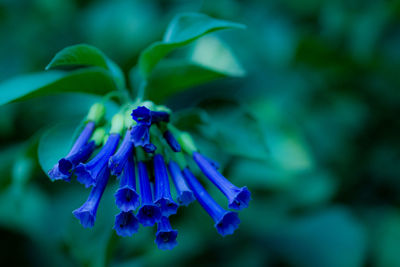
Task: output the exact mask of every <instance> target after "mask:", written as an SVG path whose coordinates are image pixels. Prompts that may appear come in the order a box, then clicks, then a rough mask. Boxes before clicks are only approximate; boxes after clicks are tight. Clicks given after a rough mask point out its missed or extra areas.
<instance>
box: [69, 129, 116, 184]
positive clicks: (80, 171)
mask: <svg viewBox="0 0 400 267" xmlns="http://www.w3.org/2000/svg"><path fill="white" fill-rule="evenodd" d="M119 138H120V136H119V134H117V133H115V134H110V136H109V137H108V139H107V142H106V143H105V145H104V146H103V147H102V148H101V150H100V152H99V153H98V154H97V155H96V156H95V157H94V158H93V159H92V160H91V161H89V162H88V163H86V164H83V163H80V164H79V165H78V166H77V167H76V170H75V174H76V175H77V180H78V182H80V183H81V184H84V185H85V186H86V187H90V186H92V185H96V183H97V179H98V176H99V174H100V172H101V171H102V170H103V169H104V168H105V167H107V163H108V160H109V159H110V157H111V156H112V154H114V152H115V149H116V148H117V146H118V142H119ZM107 169H108V167H107Z"/></svg>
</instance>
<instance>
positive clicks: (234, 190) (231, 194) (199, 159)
mask: <svg viewBox="0 0 400 267" xmlns="http://www.w3.org/2000/svg"><path fill="white" fill-rule="evenodd" d="M193 159H194V160H195V161H196V163H197V165H198V166H199V167H200V169H201V170H202V172H203V173H204V174H205V175H206V176H207V177H208V179H210V181H211V182H213V183H214V184H215V186H217V187H218V189H219V190H220V191H221V192H222V193H223V194H224V195H225V196H226V197H227V198H228V201H229V205H228V207H229V208H230V209H236V210H241V209H244V208H246V207H247V206H248V205H249V201H250V198H251V197H250V195H251V194H250V191H249V190H248V189H247V187H246V186H245V187H242V188H238V187H236V186H235V185H233V184H232V183H231V182H229V181H228V180H227V179H226V178H225V177H224V176H223V175H222V174H221V173H219V172H218V171H217V170H216V169H215V167H214V166H212V164H211V163H210V162H209V161H208V160H207V159H206V158H205V157H203V156H202V155H201V154H200V153H198V152H193Z"/></svg>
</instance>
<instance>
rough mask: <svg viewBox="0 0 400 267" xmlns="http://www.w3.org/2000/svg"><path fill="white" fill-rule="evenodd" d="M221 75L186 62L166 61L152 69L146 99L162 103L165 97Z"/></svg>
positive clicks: (177, 60)
mask: <svg viewBox="0 0 400 267" xmlns="http://www.w3.org/2000/svg"><path fill="white" fill-rule="evenodd" d="M224 76H225V75H224V74H223V73H220V72H217V71H214V70H212V69H208V68H205V67H203V66H200V65H198V64H196V63H194V62H190V61H188V60H179V59H168V60H163V61H161V62H160V63H159V64H158V65H157V67H156V68H155V69H154V71H153V73H152V75H151V77H150V78H149V81H148V85H147V87H146V98H147V99H150V100H153V101H155V102H156V103H160V102H162V101H163V100H164V99H166V98H167V97H169V96H171V95H173V94H175V93H178V92H181V91H183V90H184V89H186V88H190V87H193V86H196V85H199V84H203V83H205V82H209V81H213V80H216V79H218V78H222V77H224Z"/></svg>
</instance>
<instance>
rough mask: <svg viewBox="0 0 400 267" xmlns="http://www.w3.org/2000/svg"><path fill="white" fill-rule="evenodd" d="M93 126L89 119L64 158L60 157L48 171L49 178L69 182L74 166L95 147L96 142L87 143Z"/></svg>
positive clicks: (83, 159) (88, 155) (84, 158)
mask: <svg viewBox="0 0 400 267" xmlns="http://www.w3.org/2000/svg"><path fill="white" fill-rule="evenodd" d="M94 127H95V123H94V122H93V121H89V122H88V123H87V124H86V126H85V128H84V129H83V131H82V133H81V134H80V135H79V137H78V139H76V141H75V143H74V145H73V146H72V148H71V150H70V152H69V153H68V154H67V155H66V156H65V157H64V158H62V159H60V160H59V161H58V163H57V164H56V165H54V167H53V168H52V169H51V170H50V171H49V172H48V174H49V177H50V179H51V180H53V181H54V180H60V179H63V180H65V181H68V182H69V181H70V180H71V172H72V171H73V170H74V168H75V166H76V165H77V164H79V163H81V162H84V161H86V160H87V159H88V158H89V157H90V155H91V154H92V152H93V150H94V149H95V147H96V144H95V143H94V142H93V141H91V142H89V143H88V140H89V138H90V136H91V135H92V133H93V130H94Z"/></svg>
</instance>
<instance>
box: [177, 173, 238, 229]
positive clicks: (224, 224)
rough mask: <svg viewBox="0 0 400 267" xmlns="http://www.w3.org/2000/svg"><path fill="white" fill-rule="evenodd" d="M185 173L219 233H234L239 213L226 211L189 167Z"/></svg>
mask: <svg viewBox="0 0 400 267" xmlns="http://www.w3.org/2000/svg"><path fill="white" fill-rule="evenodd" d="M183 175H184V176H185V179H186V181H187V183H188V185H189V187H190V188H191V189H192V191H193V193H194V195H195V197H196V199H197V201H198V202H199V203H200V205H201V206H202V207H203V209H204V210H205V211H206V212H207V213H208V214H209V215H210V216H211V218H212V219H213V220H214V222H215V228H217V231H218V233H219V234H220V235H222V236H225V235H231V234H233V232H234V231H235V230H236V229H237V228H238V227H239V224H240V220H239V217H238V215H237V213H236V212H232V211H226V210H224V209H223V208H222V207H221V206H220V205H218V203H217V202H215V200H214V199H212V198H211V196H210V195H209V194H208V193H207V191H206V190H205V189H204V187H203V186H202V185H201V184H200V182H199V181H197V179H196V177H194V175H193V173H192V172H191V171H190V170H189V169H188V168H185V169H184V170H183Z"/></svg>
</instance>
